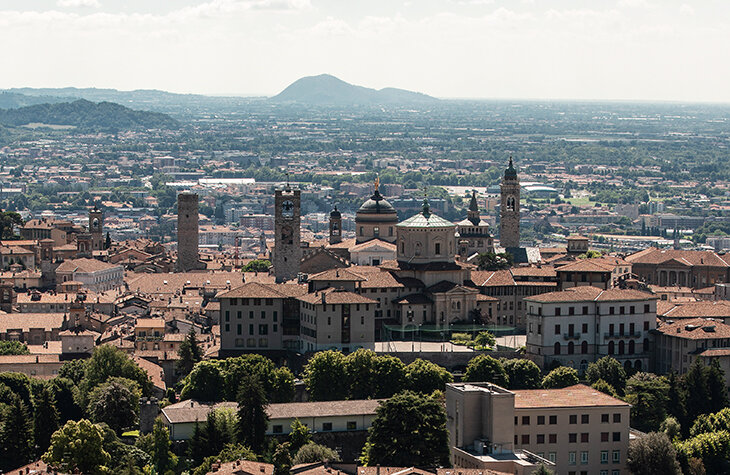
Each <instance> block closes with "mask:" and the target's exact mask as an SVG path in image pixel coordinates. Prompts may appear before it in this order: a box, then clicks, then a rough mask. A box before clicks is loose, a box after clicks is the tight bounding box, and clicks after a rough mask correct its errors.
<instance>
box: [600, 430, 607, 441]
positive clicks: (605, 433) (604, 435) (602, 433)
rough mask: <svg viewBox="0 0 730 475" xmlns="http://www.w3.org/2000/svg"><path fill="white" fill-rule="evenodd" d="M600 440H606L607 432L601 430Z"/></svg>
mask: <svg viewBox="0 0 730 475" xmlns="http://www.w3.org/2000/svg"><path fill="white" fill-rule="evenodd" d="M601 442H608V432H601Z"/></svg>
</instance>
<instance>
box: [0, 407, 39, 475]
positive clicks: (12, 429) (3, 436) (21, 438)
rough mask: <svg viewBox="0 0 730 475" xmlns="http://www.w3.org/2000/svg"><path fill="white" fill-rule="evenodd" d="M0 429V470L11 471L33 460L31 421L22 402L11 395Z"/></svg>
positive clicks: (28, 412)
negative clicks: (0, 455)
mask: <svg viewBox="0 0 730 475" xmlns="http://www.w3.org/2000/svg"><path fill="white" fill-rule="evenodd" d="M11 399H12V400H11V402H10V404H9V405H8V407H7V409H6V410H5V414H4V415H3V419H4V420H3V424H2V427H0V442H1V444H0V454H2V457H0V460H1V462H0V469H2V470H12V469H14V468H17V467H20V466H22V465H25V464H27V463H28V462H30V461H31V460H32V459H33V455H34V454H33V447H34V443H33V419H32V418H31V414H30V411H29V410H28V406H27V405H26V403H25V402H23V400H22V399H21V398H20V397H18V396H16V395H13V396H12V398H11Z"/></svg>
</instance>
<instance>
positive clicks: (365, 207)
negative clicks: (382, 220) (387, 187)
mask: <svg viewBox="0 0 730 475" xmlns="http://www.w3.org/2000/svg"><path fill="white" fill-rule="evenodd" d="M357 214H358V215H362V214H367V215H370V214H398V213H397V211H396V210H395V208H393V205H392V204H390V203H388V201H387V200H386V199H385V198H383V196H382V195H381V194H380V192H379V191H378V190H375V193H374V194H373V196H371V197H370V199H369V200H367V201H366V202H365V203H363V204H362V206H360V209H358V210H357Z"/></svg>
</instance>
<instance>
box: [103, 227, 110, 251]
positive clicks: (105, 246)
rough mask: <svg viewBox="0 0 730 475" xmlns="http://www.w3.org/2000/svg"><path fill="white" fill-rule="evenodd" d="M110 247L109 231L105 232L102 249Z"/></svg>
mask: <svg viewBox="0 0 730 475" xmlns="http://www.w3.org/2000/svg"><path fill="white" fill-rule="evenodd" d="M110 247H112V237H111V235H110V234H109V231H107V232H106V239H105V240H104V249H109V248H110Z"/></svg>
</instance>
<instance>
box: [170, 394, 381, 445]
mask: <svg viewBox="0 0 730 475" xmlns="http://www.w3.org/2000/svg"><path fill="white" fill-rule="evenodd" d="M380 402H381V400H379V399H368V400H345V401H321V402H290V403H279V404H269V406H268V407H267V412H268V414H269V422H268V427H267V429H266V434H267V435H286V434H288V433H289V432H290V431H291V424H292V422H294V421H295V420H297V419H299V421H300V422H301V423H302V424H304V425H305V426H307V427H308V428H309V429H310V430H311V431H315V432H356V431H360V432H362V431H366V430H367V429H368V428H370V426H371V425H372V422H373V420H374V419H375V411H376V410H377V408H378V406H379V405H380ZM217 409H224V410H230V411H236V410H237V409H238V404H237V403H235V402H219V403H216V404H206V403H201V402H198V401H194V400H188V401H181V402H179V403H177V404H171V405H169V406H166V407H165V408H164V409H162V421H163V422H164V423H165V425H166V426H167V427H168V429H169V430H170V438H171V439H172V440H188V439H190V437H192V435H193V430H194V428H195V421H198V422H199V423H204V422H205V420H206V418H207V417H208V413H209V412H211V411H212V410H217Z"/></svg>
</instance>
